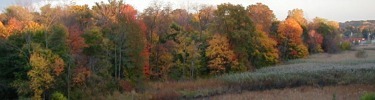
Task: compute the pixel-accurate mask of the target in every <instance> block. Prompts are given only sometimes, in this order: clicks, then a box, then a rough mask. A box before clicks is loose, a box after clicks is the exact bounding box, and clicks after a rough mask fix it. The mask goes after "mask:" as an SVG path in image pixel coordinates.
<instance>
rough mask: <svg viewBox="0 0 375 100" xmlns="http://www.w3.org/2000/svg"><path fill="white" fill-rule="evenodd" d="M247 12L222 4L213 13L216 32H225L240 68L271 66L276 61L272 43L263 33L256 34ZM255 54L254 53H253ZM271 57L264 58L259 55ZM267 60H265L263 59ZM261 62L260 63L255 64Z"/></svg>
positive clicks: (238, 7)
mask: <svg viewBox="0 0 375 100" xmlns="http://www.w3.org/2000/svg"><path fill="white" fill-rule="evenodd" d="M247 12H248V11H246V10H245V9H244V7H242V6H240V5H232V4H222V5H219V6H218V9H217V10H216V11H215V16H216V19H215V27H216V28H214V29H216V30H217V32H225V34H226V35H227V36H228V39H229V43H230V44H231V45H230V46H231V47H232V48H233V50H234V52H235V54H236V55H237V56H238V61H239V64H240V66H246V67H248V68H249V69H253V68H254V67H255V68H259V67H264V66H268V65H273V64H275V63H277V62H278V61H277V60H276V59H278V55H275V53H277V52H278V51H277V49H275V46H276V45H275V43H274V41H273V40H272V39H271V38H269V37H268V36H267V35H266V33H264V32H256V30H255V27H254V25H253V23H252V21H251V19H250V17H248V16H246V15H247ZM259 41H268V42H259ZM255 52H256V53H255ZM264 54H265V55H267V56H271V57H265V56H261V55H264ZM265 58H267V59H265ZM259 61H262V62H264V63H263V64H261V63H256V62H259Z"/></svg>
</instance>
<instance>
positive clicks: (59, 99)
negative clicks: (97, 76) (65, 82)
mask: <svg viewBox="0 0 375 100" xmlns="http://www.w3.org/2000/svg"><path fill="white" fill-rule="evenodd" d="M52 100H68V99H67V98H66V97H65V96H64V95H63V94H61V93H60V92H54V93H53V94H52Z"/></svg>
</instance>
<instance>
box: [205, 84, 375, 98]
mask: <svg viewBox="0 0 375 100" xmlns="http://www.w3.org/2000/svg"><path fill="white" fill-rule="evenodd" d="M370 91H375V86H374V85H363V84H356V85H340V86H326V87H313V86H302V87H297V88H284V89H273V90H264V91H246V92H243V93H232V94H224V95H219V96H214V97H209V98H204V99H212V100H333V98H334V97H335V98H336V99H337V100H358V99H359V98H360V97H361V96H362V95H363V94H365V93H366V92H370Z"/></svg>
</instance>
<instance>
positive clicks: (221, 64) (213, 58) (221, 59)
mask: <svg viewBox="0 0 375 100" xmlns="http://www.w3.org/2000/svg"><path fill="white" fill-rule="evenodd" d="M208 44H209V47H208V48H207V50H206V56H207V57H208V58H209V61H208V67H209V68H210V70H211V74H222V73H228V72H231V71H235V70H238V69H239V68H238V61H237V57H236V55H235V53H234V52H233V51H232V50H231V49H230V48H231V47H230V44H229V40H228V39H227V38H226V37H225V36H222V35H220V34H214V36H213V37H212V39H211V40H209V41H208Z"/></svg>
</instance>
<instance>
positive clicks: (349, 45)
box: [340, 41, 352, 50]
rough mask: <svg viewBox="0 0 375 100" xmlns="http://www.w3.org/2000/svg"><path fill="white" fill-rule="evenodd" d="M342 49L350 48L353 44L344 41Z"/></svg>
mask: <svg viewBox="0 0 375 100" xmlns="http://www.w3.org/2000/svg"><path fill="white" fill-rule="evenodd" d="M340 47H341V50H350V49H351V48H352V44H351V43H350V42H347V41H346V42H343V43H342V44H341V45H340Z"/></svg>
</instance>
